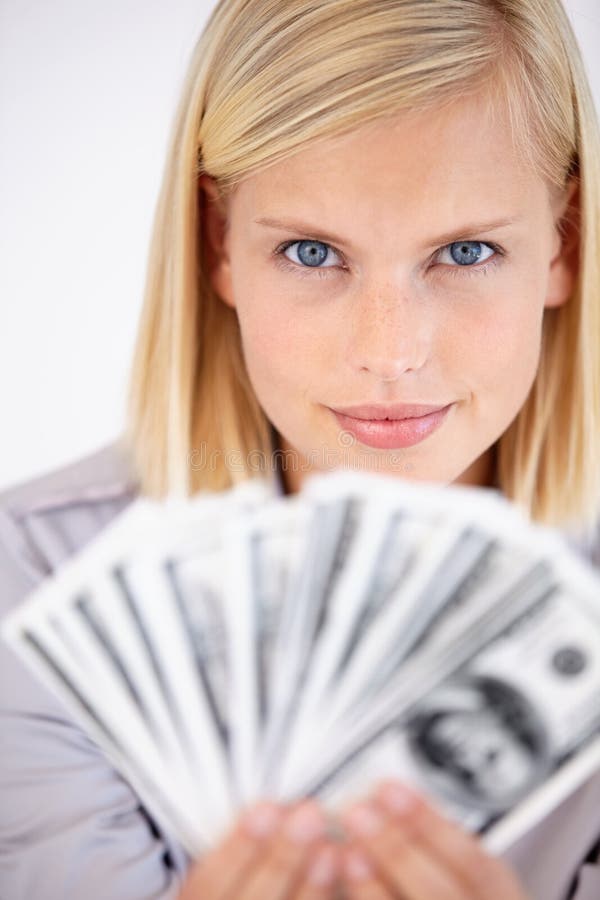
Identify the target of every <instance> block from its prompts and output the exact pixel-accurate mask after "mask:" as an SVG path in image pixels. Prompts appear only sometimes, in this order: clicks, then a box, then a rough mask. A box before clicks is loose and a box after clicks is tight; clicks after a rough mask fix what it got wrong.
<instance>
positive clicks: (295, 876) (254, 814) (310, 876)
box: [179, 800, 340, 900]
mask: <svg viewBox="0 0 600 900" xmlns="http://www.w3.org/2000/svg"><path fill="white" fill-rule="evenodd" d="M326 829H327V819H326V817H325V814H324V813H323V812H322V810H321V809H320V807H319V806H318V804H317V803H316V802H315V801H313V800H306V801H303V802H302V803H299V804H296V805H295V806H292V807H288V808H285V807H282V806H277V805H276V804H274V803H259V804H257V805H256V806H255V807H253V808H252V809H250V810H249V811H248V812H246V813H245V814H244V815H242V816H241V817H240V819H239V820H238V822H237V824H236V825H235V826H234V828H233V829H232V831H231V832H230V833H229V835H228V836H227V837H226V838H225V839H224V840H223V841H222V842H221V843H220V844H219V845H218V846H217V847H216V849H214V850H212V851H211V852H209V853H207V854H206V856H204V857H203V858H202V859H201V860H200V861H199V862H198V863H196V864H195V865H194V867H193V869H192V871H191V874H190V876H189V877H188V880H187V881H186V884H185V885H184V888H183V891H182V893H181V894H180V895H179V900H267V898H268V900H329V898H333V897H334V896H335V889H336V881H337V876H338V871H339V859H340V850H339V847H338V846H337V845H335V844H334V843H333V842H332V841H330V840H328V839H327V836H326Z"/></svg>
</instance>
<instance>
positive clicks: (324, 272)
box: [273, 238, 506, 278]
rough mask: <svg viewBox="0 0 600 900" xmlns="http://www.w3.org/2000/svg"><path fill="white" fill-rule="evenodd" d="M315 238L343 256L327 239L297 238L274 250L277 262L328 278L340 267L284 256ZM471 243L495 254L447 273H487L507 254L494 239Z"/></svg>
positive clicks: (278, 264) (303, 275) (449, 270)
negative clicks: (314, 264)
mask: <svg viewBox="0 0 600 900" xmlns="http://www.w3.org/2000/svg"><path fill="white" fill-rule="evenodd" d="M311 240H314V242H315V243H317V244H322V245H323V246H324V247H327V248H328V249H329V250H333V252H334V253H337V255H338V256H342V254H341V253H340V251H339V250H336V249H335V247H332V245H331V244H327V243H326V242H325V241H317V240H316V239H315V238H296V239H295V240H292V241H285V243H283V244H280V245H279V246H278V247H276V248H275V250H274V251H273V256H274V258H275V264H276V265H277V266H278V267H279V268H280V269H283V270H284V271H287V272H289V271H294V272H296V273H297V274H298V275H300V277H305V276H307V275H308V276H309V277H312V276H313V275H315V273H316V274H317V277H319V278H328V277H329V274H330V272H331V273H333V272H335V271H336V270H337V269H338V268H339V267H338V266H312V267H311V266H300V265H298V263H294V262H292V261H291V260H289V259H288V258H287V257H286V256H284V255H283V254H284V252H285V251H286V250H287V249H288V247H292V246H293V245H294V244H301V243H302V242H303V241H311ZM460 243H461V242H460V241H452V242H451V243H450V244H445V245H444V246H443V247H440V249H439V250H437V251H436V254H438V253H441V252H442V250H445V249H446V248H447V247H451V246H452V245H453V244H460ZM469 243H475V244H482V245H484V246H485V247H489V248H490V249H491V250H493V251H494V253H495V256H491V257H490V258H489V260H486V262H485V263H484V264H483V265H480V266H477V265H475V266H458V265H456V266H445V267H444V268H446V269H447V270H448V271H447V272H446V274H448V275H451V276H455V275H461V276H463V275H467V276H470V275H487V274H488V273H489V272H490V271H491V269H493V268H494V267H495V266H497V265H498V264H499V263H500V261H501V260H502V258H503V257H504V256H506V251H505V250H504V249H503V248H502V247H500V245H499V244H494V243H493V242H492V241H476V240H470V241H469Z"/></svg>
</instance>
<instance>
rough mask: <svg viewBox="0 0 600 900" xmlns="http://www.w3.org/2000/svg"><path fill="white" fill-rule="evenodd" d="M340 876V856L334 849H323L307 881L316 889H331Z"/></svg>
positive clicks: (309, 870)
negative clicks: (338, 875)
mask: <svg viewBox="0 0 600 900" xmlns="http://www.w3.org/2000/svg"><path fill="white" fill-rule="evenodd" d="M337 874H338V854H337V852H336V850H335V849H334V848H333V847H322V848H321V849H320V850H319V851H318V853H317V854H316V856H315V858H314V860H313V862H312V863H311V864H310V866H309V869H308V872H307V873H306V880H307V881H308V882H309V883H310V884H312V885H314V886H315V887H329V886H330V885H332V884H333V882H334V881H335V879H336V878H337Z"/></svg>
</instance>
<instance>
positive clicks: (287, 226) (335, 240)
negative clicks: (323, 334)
mask: <svg viewBox="0 0 600 900" xmlns="http://www.w3.org/2000/svg"><path fill="white" fill-rule="evenodd" d="M522 220H523V216H522V215H518V216H506V217H504V218H503V219H496V220H495V221H493V222H471V223H470V224H468V225H464V226H463V227H462V228H459V229H452V231H448V232H446V233H445V234H440V235H438V236H437V237H436V238H434V239H433V240H432V241H431V246H434V245H437V244H450V243H452V242H453V241H457V240H460V239H461V238H464V239H465V240H466V239H467V235H469V234H476V233H477V232H480V233H481V232H483V231H496V230H498V229H499V228H507V227H508V226H509V225H515V224H516V223H518V222H521V221H522ZM253 221H254V222H256V224H257V225H266V226H267V227H268V228H277V229H278V230H279V231H289V232H293V233H295V234H297V233H303V234H309V235H310V236H311V237H312V238H314V239H315V240H319V241H324V242H325V243H332V244H340V245H343V244H346V243H347V242H346V241H345V239H344V238H342V237H339V236H337V235H335V234H331V233H327V232H325V231H322V230H321V229H320V228H313V227H312V225H309V224H308V223H307V222H300V221H294V220H292V219H271V218H269V217H268V216H261V217H259V218H258V219H254V220H253ZM428 246H429V245H428Z"/></svg>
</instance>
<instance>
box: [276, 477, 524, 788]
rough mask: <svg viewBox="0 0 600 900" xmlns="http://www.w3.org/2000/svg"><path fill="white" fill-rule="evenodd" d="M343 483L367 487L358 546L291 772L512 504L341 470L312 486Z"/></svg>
mask: <svg viewBox="0 0 600 900" xmlns="http://www.w3.org/2000/svg"><path fill="white" fill-rule="evenodd" d="M336 491H338V492H339V491H343V492H350V493H351V494H352V495H355V496H356V495H357V494H358V495H361V496H362V497H363V504H364V508H363V511H362V515H361V519H360V522H359V524H358V529H357V535H356V539H355V548H356V549H355V552H353V554H352V555H351V556H350V557H349V559H348V564H347V565H346V566H345V568H344V571H343V574H342V576H341V577H340V579H339V581H338V584H337V585H336V589H335V591H334V592H333V595H332V598H331V601H330V608H331V614H330V615H329V618H328V622H327V627H326V628H325V630H324V633H323V636H322V640H321V641H320V643H319V644H318V646H317V647H316V648H315V649H314V651H313V654H312V657H311V671H310V674H309V677H308V679H307V683H306V684H305V685H304V689H303V691H302V693H301V694H300V695H299V697H298V699H297V705H298V710H297V714H296V718H295V721H294V727H293V730H292V732H291V738H290V741H289V749H288V752H287V754H286V757H285V763H284V765H283V766H282V769H281V771H280V777H281V778H282V779H284V780H285V779H286V778H288V777H290V772H293V770H294V768H296V767H298V768H303V767H304V766H305V748H304V737H305V736H308V739H309V740H313V739H314V734H315V731H316V730H318V731H319V733H320V734H321V737H322V739H323V740H327V733H328V730H331V729H332V728H334V725H333V723H334V722H335V720H336V718H337V717H339V716H340V715H341V714H342V712H343V710H344V708H346V707H348V706H355V705H356V703H359V702H363V701H367V702H368V697H369V694H370V693H371V692H372V691H373V690H376V688H377V685H378V684H381V683H385V681H386V680H387V679H388V677H389V675H390V674H391V672H393V671H394V670H395V668H397V667H398V665H400V664H401V663H402V661H403V660H404V659H405V658H406V656H407V655H408V654H409V653H410V652H412V651H413V650H414V648H415V646H417V645H418V644H419V643H420V642H422V640H423V639H424V637H425V635H426V633H428V632H430V631H431V630H432V627H433V625H434V623H435V622H437V621H438V620H439V619H440V618H441V617H442V616H443V613H444V610H445V607H446V606H447V605H449V604H450V603H451V602H452V598H453V595H455V594H456V593H457V592H458V591H459V589H460V588H461V586H463V585H464V583H465V581H466V580H467V579H468V577H469V576H470V573H471V572H472V570H473V568H474V567H475V566H476V565H479V564H480V563H481V560H482V558H483V556H484V555H485V552H486V548H488V547H489V545H490V543H491V542H492V537H491V535H489V534H486V533H484V532H483V531H482V530H481V529H480V528H478V527H476V525H477V520H479V521H481V520H482V519H483V518H484V516H485V518H489V516H490V513H493V512H495V513H496V518H498V517H499V516H500V515H501V514H502V513H503V512H504V510H505V509H506V504H505V503H503V502H501V501H499V500H498V498H497V496H496V495H495V494H494V493H492V492H490V493H489V494H487V495H486V494H484V492H481V493H475V492H474V491H473V490H472V489H467V490H466V489H459V490H454V491H452V490H451V491H450V492H448V493H445V492H443V491H440V489H439V486H438V487H437V489H435V490H431V489H430V490H427V489H425V490H423V488H422V487H419V488H415V486H414V485H410V484H405V483H404V482H401V481H399V480H396V479H390V478H387V477H382V476H378V475H373V474H371V475H370V476H369V477H367V478H365V477H364V476H363V475H361V476H360V477H357V476H356V474H355V473H346V472H344V473H335V476H333V477H332V476H331V475H328V476H327V477H326V478H324V479H323V478H314V479H313V480H312V482H311V484H310V486H309V487H308V489H307V493H308V494H309V496H310V495H311V493H312V494H314V495H316V496H319V495H325V496H335V493H336ZM482 494H483V497H482V496H481V495H482ZM417 501H418V502H417ZM457 501H460V515H459V514H458V512H457V510H456V506H457V505H458V504H457ZM467 510H468V514H467ZM468 515H469V516H470V517H471V518H469V517H468ZM505 515H508V513H506V514H505ZM514 518H515V517H514V516H511V517H510V519H511V521H513V519H514ZM472 519H475V522H474V521H473V520H472ZM436 573H439V574H436Z"/></svg>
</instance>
